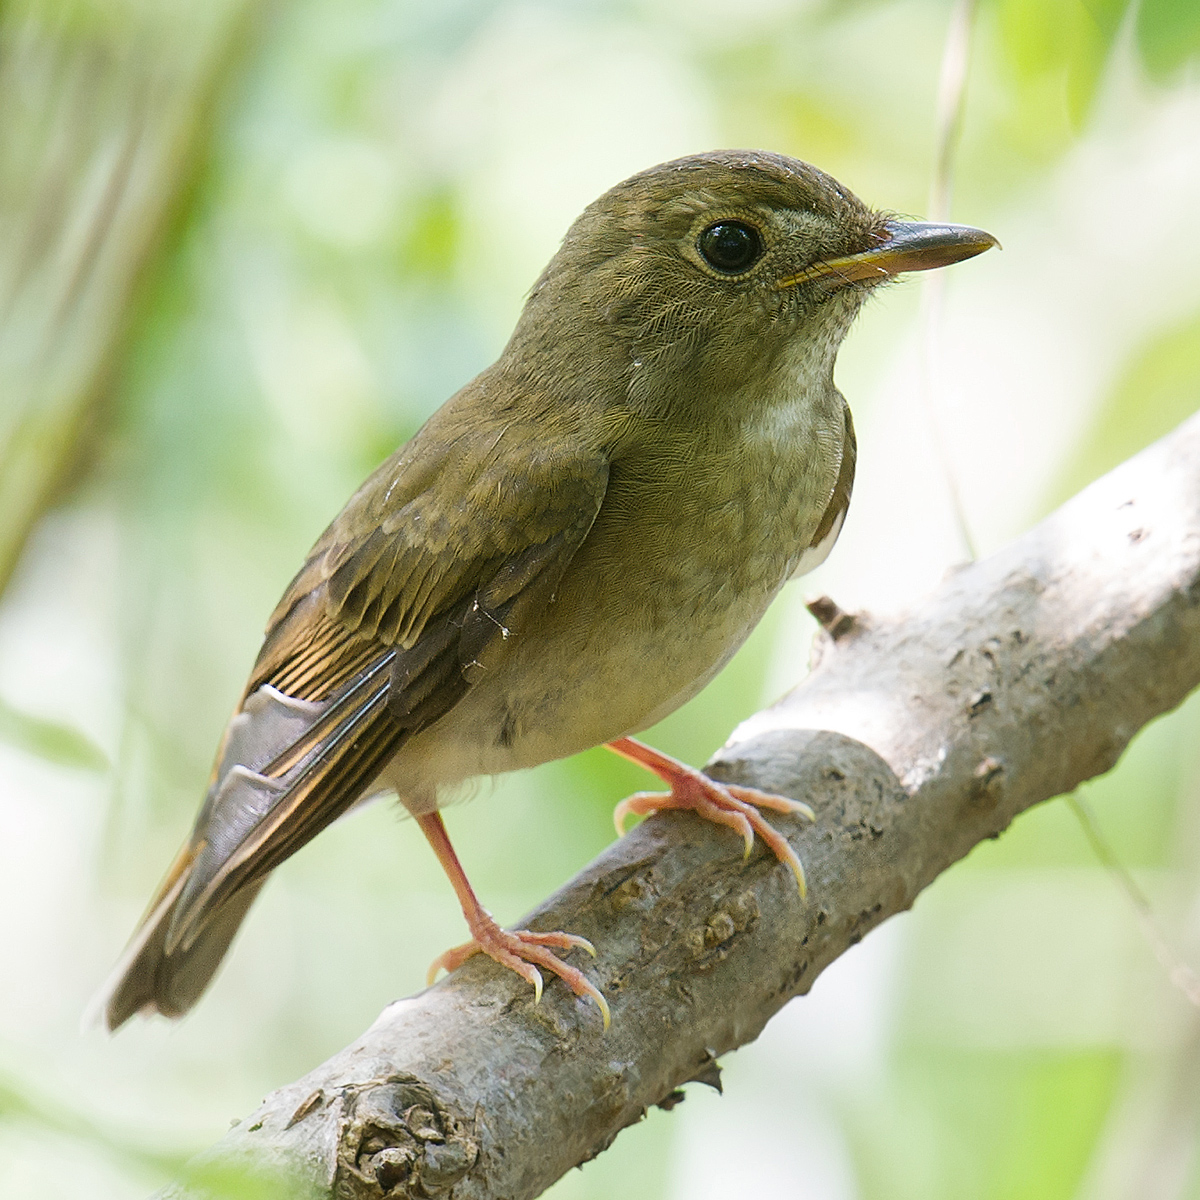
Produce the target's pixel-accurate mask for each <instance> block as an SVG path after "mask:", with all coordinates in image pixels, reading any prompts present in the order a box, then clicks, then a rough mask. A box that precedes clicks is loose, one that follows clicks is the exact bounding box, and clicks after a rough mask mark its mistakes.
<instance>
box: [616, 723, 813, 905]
mask: <svg viewBox="0 0 1200 1200" xmlns="http://www.w3.org/2000/svg"><path fill="white" fill-rule="evenodd" d="M608 748H609V749H610V750H612V751H615V752H616V753H617V754H619V755H620V756H621V757H622V758H627V759H629V761H630V762H635V763H637V764H638V766H639V767H645V768H646V769H647V770H648V771H653V772H654V773H655V775H657V776H658V777H659V778H660V779H661V780H662V781H663V782H664V783H666V784H668V785H669V786H670V788H671V790H670V791H669V792H638V793H637V795H636V796H630V797H629V798H628V799H627V800H622V801H621V803H620V804H618V805H617V807H616V808H615V809H614V810H613V820H614V821H615V822H616V826H617V833H618V834H623V833H624V832H625V818H626V817H627V816H629V814H630V813H633V814H635V815H637V816H645V815H647V814H648V813H653V812H661V811H662V810H663V809H667V808H689V809H691V810H692V811H693V812H694V813H697V814H699V815H700V816H702V817H704V818H705V820H708V821H715V822H716V823H717V824H718V825H728V826H729V828H730V829H733V830H735V831H736V832H737V833H740V834H741V835H742V840H743V842H744V843H745V846H746V857H747V858H748V857H749V856H750V851H751V849H752V848H753V846H754V835H755V834H756V833H757V834H758V836H759V837H760V838H762V840H763V841H764V842H766V844H767V845H768V846H769V847H770V848H771V849H772V850H773V851H774V852H775V857H776V858H778V859H779V861H780V862H784V863H787V865H788V866H789V867H791V869H792V873H793V874H794V875H795V876H796V883H797V885H798V886H799V888H800V895H801V896H803V895H804V894H805V891H806V887H805V882H804V867H803V866H802V865H801V863H800V860H799V858H797V857H796V853H795V851H794V850H793V849H792V848H791V846H789V845H788V843H787V839H786V838H785V837H784V836H783V835H782V834H781V833H779V832H778V831H777V830H775V829H773V828H772V827H771V826H770V825H769V824H767V822H766V820H765V819H764V818H763V815H762V813H760V812H759V811H758V810H759V809H760V808H769V809H772V810H773V811H774V812H784V813H800V814H802V815H803V816H805V817H807V818H808V819H809V820H810V821H812V820H815V819H816V818H815V817H814V816H813V811H812V809H811V808H809V807H808V805H807V804H803V803H801V802H800V801H799V800H789V799H788V798H787V797H786V796H774V795H772V794H771V793H770V792H760V791H759V790H758V789H757V788H749V787H740V786H738V785H737V784H733V783H717V781H716V780H715V779H709V777H708V776H707V775H705V774H704V772H703V771H697V770H696V769H695V768H694V767H689V766H688V765H687V764H686V763H681V762H680V761H679V760H678V759H676V758H672V757H671V756H670V755H669V754H663V753H662V752H661V751H659V750H655V749H654V748H653V747H652V746H647V745H645V744H643V743H642V742H639V741H637V740H636V739H634V738H629V737H625V738H618V739H617V740H616V741H615V742H609V743H608Z"/></svg>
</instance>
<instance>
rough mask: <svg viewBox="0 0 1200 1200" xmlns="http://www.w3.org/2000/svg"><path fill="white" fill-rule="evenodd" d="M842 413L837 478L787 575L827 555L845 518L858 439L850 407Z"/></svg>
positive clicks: (812, 567)
mask: <svg viewBox="0 0 1200 1200" xmlns="http://www.w3.org/2000/svg"><path fill="white" fill-rule="evenodd" d="M843 417H844V419H845V422H846V433H845V438H844V439H843V441H842V461H841V465H840V466H839V467H838V475H837V480H836V481H835V482H834V485H833V492H832V493H831V494H830V497H829V501H828V503H827V504H826V505H825V511H824V513H822V515H821V520H820V521H819V522H818V523H817V528H816V531H815V532H814V533H813V535H812V538H811V540H810V541H809V544H808V546H806V547H805V549H804V550H803V551H802V553H801V554H800V557H799V559H798V560H797V562H796V566H795V567H794V568H793V569H792V574H791V578H792V579H798V578H799V577H800V576H801V575H807V574H808V573H809V571H812V570H815V569H816V568H817V567H819V566H820V565H821V564H822V563H823V562H824V561H825V560H826V559H827V558H828V557H829V553H830V551H831V550H832V549H833V546H834V543H835V542H836V541H837V540H838V535H839V534H840V533H841V532H842V525H843V524H844V523H845V520H846V512H847V510H848V509H849V507H850V493H851V492H852V491H853V490H854V468H855V464H856V462H857V460H858V442H857V441H856V440H855V437H854V421H853V419H852V418H851V416H850V409H849V407H848V406H846V405H843Z"/></svg>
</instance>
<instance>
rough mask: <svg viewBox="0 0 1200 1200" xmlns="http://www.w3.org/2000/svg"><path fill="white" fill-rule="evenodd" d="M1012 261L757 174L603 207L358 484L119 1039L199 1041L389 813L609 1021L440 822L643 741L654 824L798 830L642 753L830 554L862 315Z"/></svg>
mask: <svg viewBox="0 0 1200 1200" xmlns="http://www.w3.org/2000/svg"><path fill="white" fill-rule="evenodd" d="M990 244H992V239H990V237H989V236H988V235H986V234H982V233H980V232H979V231H977V230H964V229H961V228H959V227H954V226H922V225H912V224H905V223H901V222H896V221H894V220H890V219H888V218H886V217H885V216H883V215H882V214H879V213H876V212H873V211H872V210H870V209H869V208H867V207H866V206H865V205H863V204H862V203H861V202H860V201H859V200H857V199H856V198H855V197H854V196H853V195H852V194H851V193H850V192H848V191H847V190H846V189H845V188H843V187H842V186H841V185H840V184H838V183H837V182H836V181H834V180H833V179H831V178H829V176H827V175H824V174H822V173H821V172H820V171H818V170H816V169H815V168H813V167H810V166H808V165H806V164H803V163H800V162H796V161H795V160H793V159H788V158H785V157H783V156H780V155H774V154H767V153H762V152H742V151H728V152H720V153H715V154H705V155H697V156H695V157H692V158H687V159H681V160H679V161H677V162H673V163H667V164H664V165H662V166H658V167H655V168H653V169H651V170H649V171H646V172H643V173H642V174H640V175H636V176H634V177H633V178H631V179H629V180H626V181H625V182H624V183H621V184H619V185H617V186H616V187H615V188H613V189H612V190H611V191H609V192H608V193H606V194H605V195H604V196H602V197H600V199H599V200H597V201H596V202H595V203H594V204H592V205H590V206H589V207H588V208H587V209H586V210H585V211H584V213H583V214H582V215H581V216H580V217H579V219H578V220H577V221H576V222H575V224H574V225H573V226H572V227H571V229H570V230H569V232H568V233H567V235H566V237H565V238H564V240H563V244H562V247H561V248H560V250H559V251H558V253H557V254H556V255H555V256H554V258H553V259H552V260H551V261H550V263H549V265H548V266H547V267H546V269H545V271H544V272H543V273H542V276H541V277H540V279H539V280H538V281H537V283H536V284H535V285H534V288H533V290H532V292H531V294H530V297H529V299H528V302H527V303H526V306H525V309H524V311H523V313H522V315H521V318H520V320H519V321H518V323H517V327H516V329H515V331H514V333H513V336H512V338H511V340H510V341H509V343H508V345H507V346H506V347H505V350H504V352H503V354H502V355H501V356H500V358H499V359H498V360H497V361H496V363H495V364H494V365H493V366H491V367H489V368H488V369H487V370H486V371H484V372H483V373H482V374H481V375H480V376H478V378H476V379H475V380H473V381H472V382H471V383H469V384H467V386H466V387H464V388H463V389H462V390H461V391H460V392H458V393H457V394H456V395H455V396H453V397H452V398H451V399H450V400H449V401H447V402H446V404H445V405H444V406H443V407H442V408H441V409H440V410H439V411H438V412H437V413H435V414H434V415H433V416H432V417H431V418H430V420H429V421H428V422H427V423H426V424H425V426H424V427H423V428H422V429H421V430H420V431H419V432H418V433H417V434H416V436H415V437H414V438H413V439H412V440H411V441H410V442H409V443H408V444H407V445H405V446H403V447H401V448H400V449H399V450H398V451H397V452H396V453H395V454H394V455H392V457H391V458H389V459H388V460H387V461H386V462H385V463H383V465H382V466H380V467H379V469H378V470H377V471H376V472H375V473H374V474H373V475H372V476H371V477H370V478H369V479H368V480H367V481H366V483H364V484H363V486H362V487H361V488H360V489H359V491H358V492H357V493H356V494H355V495H354V496H353V497H352V499H351V500H350V502H349V504H347V506H346V508H345V509H344V510H343V511H342V512H341V513H340V514H339V515H338V517H336V518H335V520H334V521H333V523H332V524H331V525H330V526H329V528H328V529H327V530H326V531H325V533H324V535H323V536H322V537H321V539H320V540H319V541H318V542H317V544H316V546H314V547H313V550H312V552H311V553H310V555H309V557H308V559H307V561H306V562H305V564H304V566H303V567H302V568H301V570H300V572H299V573H298V574H297V576H296V578H295V579H294V580H293V582H292V584H291V586H290V587H289V588H288V590H287V592H286V594H285V595H284V597H283V599H282V601H281V602H280V604H279V606H278V607H277V608H276V610H275V612H274V614H273V615H272V617H271V620H270V622H269V625H268V628H267V634H266V639H265V641H264V643H263V647H262V650H261V652H260V654H259V656H258V661H257V662H256V663H255V666H254V669H253V671H252V673H251V676H250V680H249V682H248V684H247V687H246V691H245V693H244V694H243V697H242V700H241V703H240V704H239V707H238V711H237V713H236V714H235V716H234V718H233V720H232V721H231V722H230V725H229V728H228V730H227V731H226V734H225V737H224V739H223V742H222V745H221V747H220V750H219V751H218V755H217V763H216V766H215V767H214V771H213V775H212V779H211V781H210V785H209V790H208V795H207V798H206V800H205V803H204V806H203V808H202V809H201V812H200V815H199V817H198V818H197V821H196V825H195V828H194V830H193V832H192V835H191V837H190V839H189V841H188V843H187V845H186V846H185V847H184V849H183V851H182V852H181V854H180V857H179V859H178V860H177V862H176V864H175V866H174V868H173V869H172V871H171V873H170V874H169V876H168V878H167V880H166V881H165V883H164V884H163V887H162V889H161V891H160V893H159V895H158V896H157V897H156V899H155V901H154V902H153V904H152V905H151V909H150V911H149V913H148V915H147V917H146V920H145V921H144V923H143V925H142V926H141V928H140V929H139V931H138V933H137V934H135V936H134V939H133V941H132V942H131V944H130V947H129V948H128V950H127V951H126V954H125V956H124V958H123V959H122V961H121V963H120V964H119V965H118V968H117V971H116V972H115V974H114V977H113V979H112V981H111V982H110V984H109V985H108V987H107V988H106V990H105V992H104V993H103V995H102V997H101V1003H102V1007H103V1013H104V1018H105V1020H106V1022H107V1024H108V1025H109V1027H110V1028H116V1027H117V1026H118V1025H120V1024H121V1023H122V1022H123V1021H125V1020H126V1019H128V1017H129V1016H131V1015H132V1014H133V1013H135V1012H137V1011H139V1010H156V1011H158V1012H161V1013H164V1014H166V1015H168V1016H175V1015H178V1014H180V1013H182V1012H184V1011H186V1010H187V1009H188V1008H189V1007H190V1006H191V1005H192V1004H193V1003H194V1002H195V1000H196V999H197V997H198V996H199V994H200V992H201V991H202V990H203V988H204V986H205V985H206V983H207V982H208V979H209V978H210V977H211V975H212V973H213V972H214V971H215V970H216V967H217V965H218V964H219V962H220V960H221V957H222V956H223V954H224V953H225V950H226V948H227V947H228V944H229V941H230V939H231V938H232V936H233V934H234V933H235V932H236V929H237V927H238V925H239V923H240V922H241V920H242V918H243V916H244V915H245V912H246V910H247V908H248V907H249V905H250V903H251V901H252V900H253V898H254V895H255V894H256V892H257V890H258V888H259V887H261V886H262V883H263V881H264V880H265V878H266V876H267V874H268V873H269V872H270V871H271V870H272V869H273V868H274V867H276V866H278V865H279V863H281V862H282V861H283V860H284V859H285V858H287V857H288V856H289V855H290V854H292V853H293V852H295V851H296V850H297V849H298V848H299V847H300V846H302V845H303V844H304V843H305V842H307V841H308V840H309V839H310V838H312V837H314V836H315V835H316V834H317V833H319V832H320V831H321V830H322V829H323V828H324V827H325V826H326V825H328V824H329V823H330V822H331V821H333V820H334V819H335V818H337V817H338V816H339V815H340V814H341V813H343V812H345V811H346V809H347V808H349V807H350V806H351V805H353V804H354V803H355V802H356V801H357V800H358V799H360V798H361V797H362V796H363V795H365V794H368V793H369V792H371V791H375V790H380V789H381V788H394V789H395V791H396V792H397V794H398V795H399V797H400V799H401V801H402V802H403V803H404V804H405V805H406V807H407V808H408V809H409V810H410V811H412V812H413V813H414V814H415V815H417V816H418V819H419V820H420V821H421V822H422V828H423V829H424V830H425V832H426V834H427V836H429V837H430V840H431V842H432V843H433V845H434V848H435V850H436V851H437V853H438V855H439V857H440V858H441V859H442V861H443V863H444V864H445V865H446V866H447V869H448V871H449V872H450V874H451V879H452V881H453V882H454V884H455V887H456V890H458V892H459V896H460V899H461V900H462V901H463V905H464V911H465V912H466V914H467V917H468V923H469V924H470V926H471V930H472V934H473V935H474V936H475V938H476V939H477V942H478V943H480V944H481V945H482V946H483V948H484V949H485V950H487V952H488V953H490V954H492V955H493V957H496V958H497V959H498V960H500V961H502V962H505V964H506V965H509V966H512V967H513V969H515V970H518V971H520V973H522V974H523V975H525V977H526V978H529V979H531V981H533V982H534V983H535V985H536V986H538V987H540V976H537V971H536V968H535V967H534V966H533V965H532V964H534V963H538V964H540V965H542V966H544V967H548V968H549V969H550V970H552V971H555V972H556V973H558V974H560V975H563V977H564V978H565V979H566V980H567V982H568V983H569V984H570V985H571V986H572V987H573V988H575V990H576V991H579V992H584V991H586V992H587V993H588V994H590V995H593V996H594V997H595V998H597V999H598V1001H599V1002H600V1003H601V1004H602V1003H603V1001H602V998H600V997H599V993H598V992H596V991H595V989H594V988H593V987H592V986H591V985H590V984H587V983H586V981H585V980H583V976H582V975H580V973H579V972H577V971H575V970H574V968H568V967H566V966H565V964H562V963H560V962H559V960H558V959H557V958H556V957H555V956H553V955H552V954H551V952H550V950H549V949H547V946H550V947H554V948H558V949H563V948H567V947H568V946H570V945H577V944H580V940H579V939H573V938H571V937H570V935H541V936H540V937H539V938H533V937H531V936H528V935H525V936H524V939H523V941H520V940H518V941H514V938H518V935H514V934H503V933H501V932H500V931H498V930H496V929H495V926H494V924H489V923H488V921H489V919H488V918H487V917H486V914H485V913H483V910H482V909H480V908H479V906H478V902H477V901H475V899H474V896H473V893H471V892H470V889H469V886H468V885H467V884H466V880H465V876H462V873H461V868H460V867H459V866H458V863H457V860H456V859H455V858H454V857H453V851H452V850H451V849H450V848H449V842H448V841H447V840H445V836H444V829H442V827H441V824H440V820H439V819H438V818H437V816H436V810H437V807H438V805H439V802H443V801H444V800H445V799H446V798H447V795H448V793H449V792H450V791H451V790H452V789H453V787H454V785H455V784H458V783H460V782H462V781H463V780H465V779H468V778H470V777H472V776H476V775H480V774H491V773H496V772H500V771H506V770H513V769H516V768H520V767H526V766H531V765H534V764H536V763H540V762H544V761H547V760H549V759H553V758H558V757H562V756H564V755H568V754H572V753H575V752H576V751H579V750H583V749H586V748H587V747H590V746H593V745H597V744H599V743H601V742H617V743H618V744H617V745H616V746H615V747H614V748H615V749H618V750H619V751H620V752H622V753H627V754H631V755H632V756H634V757H637V758H638V759H639V761H642V762H644V763H645V764H646V765H649V766H650V767H651V768H652V769H654V770H656V771H658V772H659V773H660V774H661V775H663V777H664V778H667V779H668V780H669V782H671V786H672V793H671V796H670V797H669V798H667V799H665V800H661V802H660V803H658V804H655V805H651V804H650V802H649V801H646V802H644V805H649V806H651V807H680V806H688V807H698V808H700V810H701V811H703V812H704V813H705V815H709V816H712V819H716V820H722V821H724V822H725V823H727V824H730V825H732V826H733V827H734V828H736V829H738V830H739V831H741V832H742V833H743V835H744V836H752V834H750V830H751V827H753V829H754V830H756V831H758V832H759V833H760V835H762V836H766V837H768V838H769V837H770V835H771V831H770V830H769V828H768V827H766V826H765V825H764V823H763V822H762V819H761V817H759V815H758V813H757V806H760V805H761V806H768V807H771V806H773V807H781V806H785V805H787V804H789V803H791V802H787V801H782V800H779V801H773V800H772V798H770V797H760V796H758V795H757V794H753V795H745V796H741V795H739V794H733V795H730V794H728V790H722V789H719V788H716V785H712V784H710V783H708V781H705V780H704V779H703V777H702V776H698V775H697V774H696V773H694V772H688V771H687V769H685V768H682V766H681V765H679V764H675V765H674V766H670V765H666V766H664V763H666V764H669V763H670V760H665V759H661V758H658V757H655V756H654V752H652V751H648V750H646V749H645V748H641V747H640V746H639V744H638V743H634V742H632V741H631V740H630V739H629V738H628V735H629V734H631V733H634V732H636V731H637V730H639V729H643V728H645V727H647V726H648V725H650V724H652V723H653V722H654V721H656V720H657V719H659V718H660V717H661V716H663V715H665V714H666V713H667V712H670V711H671V710H672V709H674V708H675V707H677V706H678V705H679V704H681V703H683V702H684V701H685V700H687V699H688V698H689V697H690V696H692V695H694V694H695V692H697V691H698V690H699V689H700V688H701V687H703V685H704V684H705V683H706V682H707V681H708V680H709V679H710V678H712V676H713V675H714V674H715V673H716V671H717V670H718V669H719V668H720V667H721V666H722V664H723V663H724V662H725V661H726V660H727V659H728V658H729V656H730V655H731V654H732V653H733V651H734V650H735V649H736V648H737V647H738V646H739V645H740V644H741V642H742V641H743V640H744V638H745V637H746V635H747V634H748V633H749V632H750V630H751V629H752V628H753V627H754V625H755V624H756V623H757V621H758V620H759V618H760V617H761V616H762V614H763V612H764V611H765V609H766V607H767V605H768V604H769V603H770V601H771V600H772V599H773V597H774V596H775V595H776V594H777V593H778V591H779V589H780V588H781V587H782V586H783V584H784V583H785V582H786V581H787V580H788V579H789V578H791V577H793V576H794V575H796V574H798V573H802V572H803V571H805V570H807V569H809V568H810V567H811V566H813V565H815V564H816V562H817V561H819V560H820V558H822V557H823V556H824V554H826V553H827V552H828V550H829V548H830V547H831V546H832V543H833V541H834V540H835V539H836V537H837V534H838V532H839V531H840V528H841V522H842V519H843V517H844V515H845V511H846V506H847V505H848V503H849V500H850V490H851V486H852V483H853V477H854V434H853V429H852V426H851V421H850V414H849V411H848V409H847V408H846V405H845V402H844V400H843V399H842V397H841V395H840V394H839V392H838V391H837V389H836V388H835V387H834V384H833V365H834V358H835V355H836V353H837V349H838V346H839V344H840V343H841V341H842V338H843V337H844V335H845V333H846V331H847V329H848V328H849V325H850V323H851V321H852V320H853V318H854V316H855V314H856V313H857V311H858V309H859V307H860V305H861V303H862V301H863V299H864V297H865V295H866V294H867V293H868V291H869V290H870V289H871V287H872V286H874V284H875V283H877V282H879V281H881V280H884V279H887V278H889V277H891V276H892V275H894V274H896V273H898V272H900V271H903V270H911V269H924V268H925V267H930V266H940V265H942V264H943V263H947V262H952V261H956V260H958V259H961V258H965V257H969V256H970V255H971V254H976V253H979V252H980V251H981V250H984V249H986V248H987V246H988V245H990ZM685 776H686V777H685ZM714 789H715V790H714ZM736 792H737V789H733V793H736ZM702 793H703V794H702ZM718 793H720V794H718ZM722 796H724V798H722ZM704 805H709V806H710V807H713V808H714V812H715V814H716V815H714V813H710V812H708V811H707V810H706V809H705V808H704ZM793 807H795V805H793ZM636 811H645V807H643V808H641V809H637V810H636ZM775 836H776V837H778V835H775ZM780 842H782V839H780ZM772 845H773V847H774V848H775V849H776V852H777V853H778V854H780V856H781V857H783V856H785V855H790V854H791V852H790V850H787V849H786V844H782V845H780V844H776V843H772ZM791 862H792V865H793V868H794V869H795V870H797V872H799V864H798V861H795V860H794V855H793V856H791ZM555 938H557V939H559V940H557V941H555V940H553V939H555ZM474 948H475V943H472V944H470V945H469V947H468V948H465V949H464V950H463V951H461V952H453V953H452V954H451V955H450V956H448V957H447V959H446V961H445V965H448V966H453V965H454V964H455V963H456V962H457V961H461V958H462V957H465V955H466V954H467V953H470V951H471V950H472V949H474ZM560 968H561V969H560ZM535 976H536V978H534V977H535ZM581 981H582V982H581Z"/></svg>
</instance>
